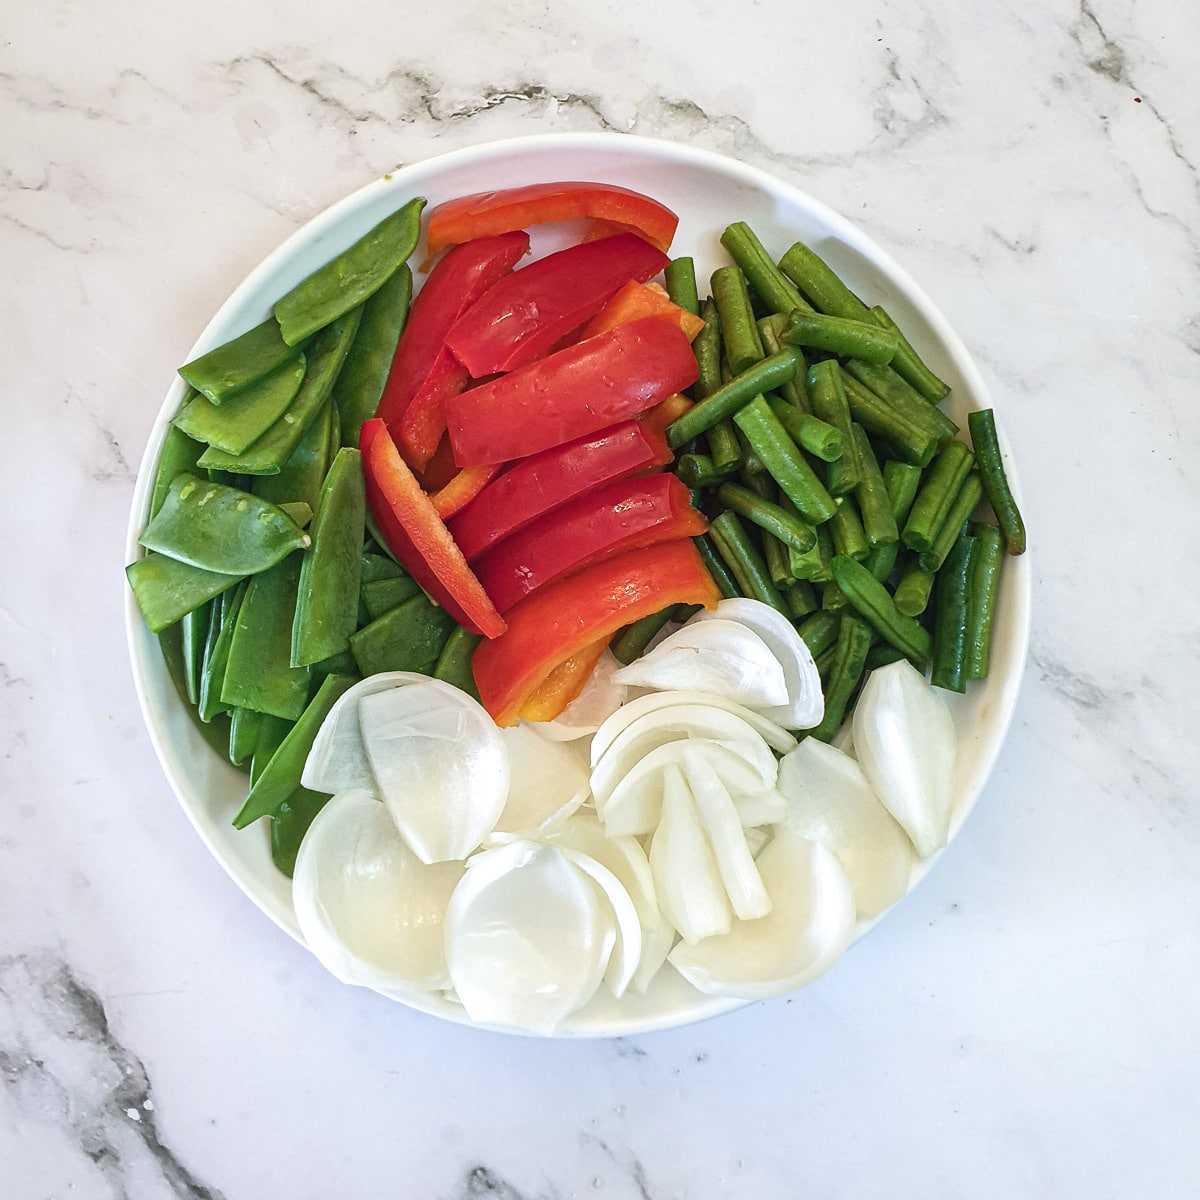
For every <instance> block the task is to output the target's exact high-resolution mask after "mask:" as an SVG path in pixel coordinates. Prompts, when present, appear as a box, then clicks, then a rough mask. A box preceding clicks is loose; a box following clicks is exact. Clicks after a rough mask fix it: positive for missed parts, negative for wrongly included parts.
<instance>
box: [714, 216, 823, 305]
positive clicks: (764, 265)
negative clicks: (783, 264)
mask: <svg viewBox="0 0 1200 1200" xmlns="http://www.w3.org/2000/svg"><path fill="white" fill-rule="evenodd" d="M721 245H722V246H724V247H725V249H726V250H727V251H728V252H729V257H730V258H732V259H733V261H734V262H735V263H737V265H738V266H739V267H740V268H741V270H742V274H743V275H744V276H745V277H746V280H747V282H748V283H749V285H750V287H752V288H753V289H754V292H755V294H756V295H757V296H758V298H759V299H760V300H761V301H762V302H763V304H765V305H766V306H767V308H769V309H770V310H771V311H772V312H777V313H790V312H792V311H793V309H801V310H803V311H809V308H810V306H809V304H808V302H807V301H806V300H805V299H804V297H803V296H801V295H800V293H799V291H798V290H797V288H796V285H795V284H794V283H793V282H792V281H791V280H790V279H789V278H788V277H787V276H786V275H785V274H784V273H783V272H782V271H781V270H780V269H779V267H778V266H777V265H776V263H775V260H774V259H773V258H772V257H771V256H770V255H769V254H768V253H767V251H766V249H765V247H764V246H763V244H762V242H760V241H759V239H758V235H757V234H755V232H754V230H753V229H751V228H750V226H749V225H747V224H746V222H745V221H735V222H734V223H733V224H732V225H730V226H728V227H727V228H726V229H725V231H724V232H723V233H722V234H721Z"/></svg>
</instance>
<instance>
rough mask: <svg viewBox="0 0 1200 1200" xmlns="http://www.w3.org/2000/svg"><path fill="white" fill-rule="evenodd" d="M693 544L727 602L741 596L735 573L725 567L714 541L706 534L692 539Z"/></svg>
mask: <svg viewBox="0 0 1200 1200" xmlns="http://www.w3.org/2000/svg"><path fill="white" fill-rule="evenodd" d="M692 544H693V545H694V546H695V547H696V549H697V550H698V551H699V552H700V557H701V559H703V561H704V566H705V567H706V568H707V570H708V573H709V574H710V575H711V576H712V579H713V583H715V584H716V585H717V590H718V591H719V592H720V593H721V595H722V596H724V597H725V599H726V600H732V599H734V598H736V597H738V596H741V595H742V594H743V593H742V590H741V589H740V588H739V587H738V583H737V580H736V579H735V578H734V577H733V573H732V572H731V571H730V570H729V568H728V567H727V566H726V565H725V560H724V559H723V558H722V557H721V555H720V553H719V552H718V551H717V549H716V547H715V546H714V545H713V543H712V540H711V539H710V538H709V537H707V536H706V535H704V534H701V535H700V536H699V537H695V538H692Z"/></svg>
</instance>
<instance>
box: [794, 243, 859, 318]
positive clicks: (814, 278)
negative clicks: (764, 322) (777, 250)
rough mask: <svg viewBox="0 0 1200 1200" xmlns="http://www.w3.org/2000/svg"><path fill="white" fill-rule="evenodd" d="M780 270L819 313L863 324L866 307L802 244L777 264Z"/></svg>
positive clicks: (828, 267) (838, 277) (814, 252)
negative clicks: (851, 319)
mask: <svg viewBox="0 0 1200 1200" xmlns="http://www.w3.org/2000/svg"><path fill="white" fill-rule="evenodd" d="M779 269H780V270H781V271H782V272H783V273H784V274H785V275H786V276H787V277H788V278H789V279H790V280H791V281H792V282H793V283H794V284H795V285H796V286H797V287H798V288H799V289H800V291H801V292H803V293H804V295H805V296H807V297H808V299H809V300H810V301H812V306H813V307H814V308H815V309H816V310H817V311H818V312H822V313H828V314H829V315H830V316H834V317H851V318H853V319H854V320H857V321H863V320H866V312H867V307H866V305H865V304H863V302H862V301H861V300H860V299H859V298H858V297H857V296H856V295H855V294H854V293H853V292H852V291H851V290H850V289H849V288H848V287H847V286H846V285H845V284H844V283H843V282H842V280H841V277H840V276H839V275H838V273H837V272H836V271H834V270H833V268H832V267H830V266H829V265H828V263H826V262H825V260H824V259H823V258H821V256H820V255H819V254H817V252H816V251H815V250H812V249H810V248H809V247H808V246H806V245H805V244H804V243H803V242H797V243H796V244H795V245H794V246H792V247H791V248H790V249H789V250H788V251H787V253H786V254H784V256H783V257H782V258H781V259H780V260H779Z"/></svg>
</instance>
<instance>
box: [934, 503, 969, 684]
mask: <svg viewBox="0 0 1200 1200" xmlns="http://www.w3.org/2000/svg"><path fill="white" fill-rule="evenodd" d="M974 560H975V539H974V538H973V537H972V536H971V535H970V534H969V533H968V532H967V531H966V529H965V527H964V528H963V530H962V532H961V533H959V535H958V537H957V538H956V539H955V542H954V545H953V547H952V548H951V550H950V554H949V555H948V556H947V558H946V562H945V565H944V566H943V568H942V569H941V570H940V571H939V572H938V577H937V584H936V593H935V597H934V619H933V631H934V632H933V665H932V669H931V671H930V674H929V682H930V683H932V684H933V686H934V687H940V688H943V689H945V690H946V691H951V692H964V691H966V675H967V605H968V600H967V597H968V593H969V592H970V588H971V570H972V567H973V565H974Z"/></svg>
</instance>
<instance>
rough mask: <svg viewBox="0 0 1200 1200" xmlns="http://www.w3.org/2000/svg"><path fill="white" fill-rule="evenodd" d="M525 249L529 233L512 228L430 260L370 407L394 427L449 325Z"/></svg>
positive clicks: (442, 343)
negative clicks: (375, 404) (377, 396)
mask: <svg viewBox="0 0 1200 1200" xmlns="http://www.w3.org/2000/svg"><path fill="white" fill-rule="evenodd" d="M528 253H529V235H528V234H527V233H524V232H521V231H517V232H513V233H502V234H500V235H499V236H496V237H487V238H479V239H478V240H476V241H472V242H468V243H466V244H465V245H461V246H456V247H455V248H454V249H453V250H451V251H450V252H449V253H448V254H447V255H446V256H445V257H444V258H442V259H440V260H439V261H438V262H437V263H436V264H435V266H434V268H433V270H432V271H430V273H429V278H428V279H426V280H425V284H424V286H423V287H422V288H421V290H420V291H419V292H418V293H417V294H416V296H415V298H414V299H413V302H412V307H411V308H410V310H409V313H408V319H407V320H406V321H405V323H404V329H403V330H402V331H401V334H400V341H399V342H398V343H397V345H396V353H395V355H394V356H393V358H392V369H391V372H390V373H389V375H388V379H387V383H386V384H385V385H384V389H383V395H382V396H381V397H380V400H379V407H378V408H377V409H376V413H375V415H376V416H378V417H382V418H383V420H385V421H386V422H387V423H388V426H389V427H390V428H391V429H392V430H393V432H394V431H395V430H396V429H397V428H398V423H399V421H400V418H401V417H402V416H403V415H404V413H405V410H406V409H407V408H408V405H409V403H410V402H411V400H412V398H413V396H415V395H416V393H417V390H418V389H419V388H420V387H421V385H422V384H423V383H424V382H425V377H426V376H427V375H428V374H429V372H430V370H431V369H432V367H433V364H434V360H435V359H436V358H437V356H438V352H439V351H440V350H441V349H442V347H443V346H444V345H445V341H446V334H447V333H449V332H450V327H451V326H452V325H453V324H454V322H455V321H456V320H458V318H459V316H461V314H462V313H464V312H465V311H466V310H467V308H469V307H470V305H471V304H473V303H474V302H475V301H476V300H477V299H478V298H479V297H480V296H482V295H483V294H484V293H485V292H486V291H487V290H488V289H489V288H490V287H491V286H492V285H493V284H495V283H496V282H497V281H498V280H499V279H500V278H502V277H503V276H505V275H507V274H509V272H511V271H512V269H513V267H514V266H515V265H516V264H517V263H518V262H519V261H520V260H521V258H522V257H524V255H526V254H528Z"/></svg>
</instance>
